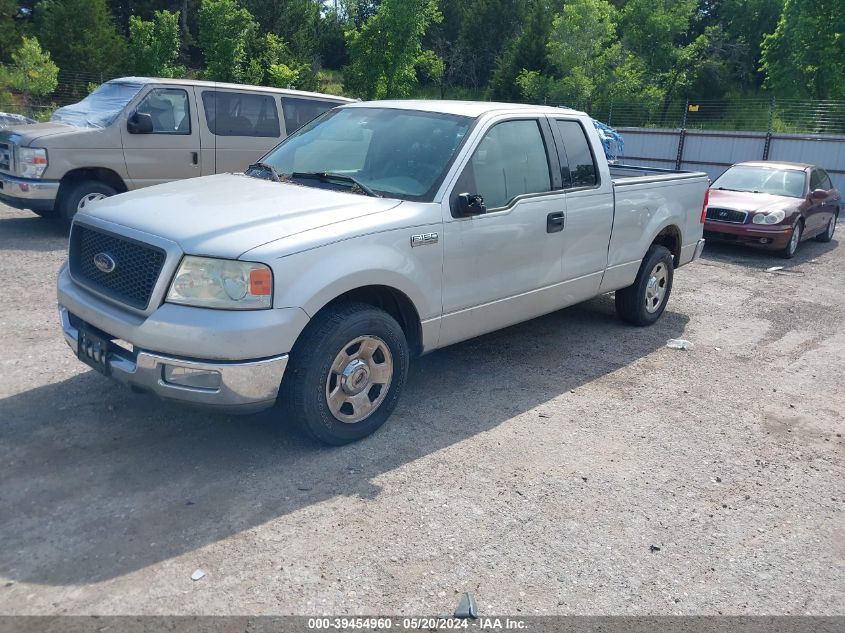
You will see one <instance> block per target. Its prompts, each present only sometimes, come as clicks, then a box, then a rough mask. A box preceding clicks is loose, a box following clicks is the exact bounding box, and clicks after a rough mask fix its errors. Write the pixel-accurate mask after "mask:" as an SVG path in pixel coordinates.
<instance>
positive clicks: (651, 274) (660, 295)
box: [616, 244, 674, 326]
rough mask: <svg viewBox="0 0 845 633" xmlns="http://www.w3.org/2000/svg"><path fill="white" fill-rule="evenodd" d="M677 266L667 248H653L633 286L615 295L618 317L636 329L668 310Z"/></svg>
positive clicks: (655, 245) (644, 259)
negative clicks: (667, 306) (667, 305)
mask: <svg viewBox="0 0 845 633" xmlns="http://www.w3.org/2000/svg"><path fill="white" fill-rule="evenodd" d="M673 273H674V264H673V262H672V253H670V252H669V249H668V248H666V247H665V246H659V245H657V244H653V245H652V246H651V247H650V248H649V249H648V251H647V252H646V254H645V257H644V258H643V262H642V264H640V270H639V272H638V273H637V278H636V280H635V281H634V283H633V285H631V286H628V287H627V288H623V289H621V290H617V291H616V314H618V315H619V317H620V318H621V319H622V320H623V321H627V322H628V323H631V324H633V325H640V326H642V325H651V324H652V323H654V322H655V321H657V319H659V318H660V315H661V314H663V310H664V309H665V308H666V303H667V302H668V301H669V294H670V293H671V292H672V276H673Z"/></svg>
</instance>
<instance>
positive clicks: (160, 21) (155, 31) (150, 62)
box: [128, 11, 185, 77]
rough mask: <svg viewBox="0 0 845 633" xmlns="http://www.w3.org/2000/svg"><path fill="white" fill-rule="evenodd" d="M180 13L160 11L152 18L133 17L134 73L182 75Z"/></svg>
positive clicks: (131, 42) (130, 57) (132, 58)
mask: <svg viewBox="0 0 845 633" xmlns="http://www.w3.org/2000/svg"><path fill="white" fill-rule="evenodd" d="M179 46H180V40H179V13H178V12H177V13H171V12H170V11H156V12H155V14H154V15H153V19H152V20H143V19H141V18H139V17H138V16H135V15H133V16H130V18H129V46H128V48H129V59H130V61H131V63H132V72H133V73H135V74H136V75H142V76H147V77H180V76H182V75H184V74H185V67H184V66H181V65H179V64H178V59H179Z"/></svg>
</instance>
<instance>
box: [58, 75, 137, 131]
mask: <svg viewBox="0 0 845 633" xmlns="http://www.w3.org/2000/svg"><path fill="white" fill-rule="evenodd" d="M143 87H144V84H142V83H135V82H124V81H120V82H118V81H109V82H107V83H104V84H103V85H102V86H100V87H99V88H97V89H96V90H95V91H94V92H92V93H91V94H90V95H88V96H87V97H85V98H84V99H83V100H82V101H80V102H79V103H74V104H73V105H69V106H65V107H63V108H59V109H58V110H56V111H55V112H54V113H53V116H52V117H51V118H50V120H51V121H58V122H59V123H66V124H67V125H75V126H76V127H93V128H99V127H107V126H109V125H111V124H112V121H114V120H115V119H116V118H117V115H118V114H120V113H121V112H122V111H123V108H125V107H126V104H127V103H129V102H130V101H131V100H132V98H133V97H134V96H135V95H136V94H138V92H139V91H140V90H141V88H143Z"/></svg>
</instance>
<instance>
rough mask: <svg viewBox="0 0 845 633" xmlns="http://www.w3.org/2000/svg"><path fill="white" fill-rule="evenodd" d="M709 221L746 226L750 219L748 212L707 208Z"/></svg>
mask: <svg viewBox="0 0 845 633" xmlns="http://www.w3.org/2000/svg"><path fill="white" fill-rule="evenodd" d="M707 219H708V220H716V221H717V222H730V223H731V224H745V221H746V220H747V219H748V212H747V211H737V210H736V209H719V208H716V207H707Z"/></svg>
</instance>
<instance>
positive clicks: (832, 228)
mask: <svg viewBox="0 0 845 633" xmlns="http://www.w3.org/2000/svg"><path fill="white" fill-rule="evenodd" d="M835 232H836V216H835V215H834V216H833V217H832V218H830V221H829V222H828V223H827V228H826V229H825V231H824V233H822V234H821V235H817V236H816V240H817V241H819V242H829V241H830V240H832V239H833V234H834V233H835Z"/></svg>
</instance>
